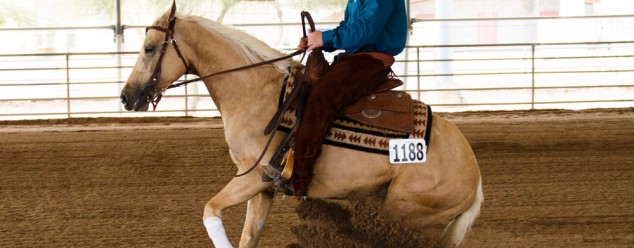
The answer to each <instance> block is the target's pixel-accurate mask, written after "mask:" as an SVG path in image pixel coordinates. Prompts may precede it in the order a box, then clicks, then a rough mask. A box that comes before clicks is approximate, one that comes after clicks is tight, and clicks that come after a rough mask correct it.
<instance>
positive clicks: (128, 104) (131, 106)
mask: <svg viewBox="0 0 634 248" xmlns="http://www.w3.org/2000/svg"><path fill="white" fill-rule="evenodd" d="M129 96H132V97H129ZM134 96H136V98H135V97H134ZM119 99H120V100H121V103H122V104H123V107H124V108H125V110H127V111H147V110H148V108H149V103H148V102H147V101H146V96H145V94H144V93H141V94H132V95H130V94H127V93H126V92H125V91H121V96H119Z"/></svg>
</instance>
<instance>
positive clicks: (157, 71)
mask: <svg viewBox="0 0 634 248" xmlns="http://www.w3.org/2000/svg"><path fill="white" fill-rule="evenodd" d="M175 14H176V8H175V3H174V4H173V6H172V10H171V12H170V16H169V20H170V22H169V25H168V26H167V28H163V27H160V26H149V27H147V28H145V33H146V34H147V32H148V31H149V30H150V29H153V30H157V31H160V32H163V33H165V39H164V41H163V43H162V45H163V47H162V48H161V54H160V55H159V59H158V62H157V65H156V68H154V72H153V73H152V77H150V80H149V81H148V83H147V85H146V87H145V97H146V102H148V103H151V104H152V106H153V108H154V110H156V106H158V103H159V102H160V101H161V98H162V97H163V93H164V92H165V91H166V90H168V89H172V88H177V87H181V86H184V85H187V84H190V83H193V82H197V81H202V80H205V79H208V78H211V77H214V76H218V75H222V74H226V73H231V72H236V71H241V70H246V69H251V68H255V67H258V66H263V65H267V64H272V63H275V62H278V61H282V60H286V59H289V58H292V57H294V56H296V55H299V54H303V56H302V58H301V59H300V62H301V61H302V60H304V56H305V55H306V51H301V50H297V51H295V52H293V53H291V54H288V55H285V56H282V57H279V58H275V59H271V60H266V61H262V62H259V63H255V64H250V65H245V66H240V67H236V68H232V69H228V70H224V71H219V72H215V73H212V74H209V75H206V76H202V77H199V78H194V79H189V80H184V81H181V82H178V83H172V84H170V85H168V86H167V87H165V88H159V87H158V83H159V78H160V76H161V64H162V62H163V57H164V56H165V53H166V51H167V47H168V46H169V45H170V44H172V45H174V49H175V50H176V54H178V57H179V58H180V59H181V61H182V62H183V65H184V66H185V73H187V72H189V66H188V65H187V61H185V58H184V57H183V53H182V52H181V51H180V49H179V48H178V45H177V44H176V39H174V26H176V18H175ZM301 17H302V26H304V28H303V32H304V38H306V37H307V35H306V23H305V21H304V19H307V20H308V22H309V25H310V30H311V31H314V30H315V24H314V22H313V19H312V17H311V16H310V14H309V13H308V12H306V11H302V12H301ZM298 92H299V90H297V92H295V93H294V94H293V95H298V94H299V93H298ZM151 93H156V96H153V95H154V94H151ZM293 98H294V97H293ZM289 102H290V101H289ZM275 124H277V125H279V120H278V121H277V123H275ZM267 129H268V127H267ZM269 132H270V131H269ZM267 133H268V132H267ZM273 137H275V131H273V133H272V134H271V135H270V137H269V139H268V141H267V143H266V146H265V147H264V149H263V151H262V153H261V154H260V156H259V158H258V159H257V161H256V162H255V163H254V164H253V165H252V166H251V167H250V168H249V169H247V170H246V171H245V172H243V173H239V174H237V175H235V177H241V176H244V175H246V174H248V173H249V172H251V171H253V170H254V169H255V168H256V167H257V165H258V164H259V163H260V161H262V158H263V157H264V155H265V154H266V151H267V150H268V148H269V146H270V145H271V142H272V141H273ZM289 138H290V135H289V136H288V137H287V138H286V139H285V141H284V143H287V142H288V139H289Z"/></svg>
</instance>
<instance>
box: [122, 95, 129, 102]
mask: <svg viewBox="0 0 634 248" xmlns="http://www.w3.org/2000/svg"><path fill="white" fill-rule="evenodd" d="M127 102H128V97H127V96H125V94H124V93H121V103H123V104H126V103H127Z"/></svg>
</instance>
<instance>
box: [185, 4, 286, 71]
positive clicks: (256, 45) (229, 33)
mask: <svg viewBox="0 0 634 248" xmlns="http://www.w3.org/2000/svg"><path fill="white" fill-rule="evenodd" d="M176 17H177V18H179V19H182V20H186V21H192V22H195V23H197V24H198V25H200V26H201V27H203V28H205V29H207V30H208V31H209V32H211V33H213V34H216V35H217V36H218V37H220V38H222V39H225V40H226V41H227V42H229V43H230V44H234V47H235V49H236V50H237V51H238V53H239V54H240V55H242V57H243V58H244V59H245V60H247V61H248V62H249V63H257V62H262V61H265V60H270V59H275V58H279V57H282V56H284V54H283V53H281V52H279V51H277V50H275V49H273V48H271V47H270V46H268V45H267V44H266V43H264V42H262V41H261V40H258V39H257V38H255V37H253V36H251V35H249V34H247V33H245V32H244V31H242V30H239V29H236V28H234V27H230V26H227V25H223V24H220V23H217V22H214V21H211V20H209V19H206V18H204V17H200V16H192V15H179V14H177V15H176ZM292 63H293V62H292V60H284V61H280V62H277V63H275V67H276V69H277V70H278V71H280V72H286V70H287V68H288V66H289V65H291V64H292Z"/></svg>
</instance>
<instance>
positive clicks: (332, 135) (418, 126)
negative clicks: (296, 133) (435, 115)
mask: <svg viewBox="0 0 634 248" xmlns="http://www.w3.org/2000/svg"><path fill="white" fill-rule="evenodd" d="M412 110H413V111H414V132H413V133H406V132H399V131H394V130H389V129H385V128H380V127H374V126H370V125H366V124H362V123H360V122H358V121H355V120H352V119H349V118H346V117H343V116H337V119H336V120H335V122H334V124H333V126H332V128H330V130H329V131H328V133H327V135H326V141H325V144H328V145H333V146H338V147H345V148H349V149H354V150H360V151H365V152H371V153H378V154H385V155H388V154H389V150H388V149H389V142H390V140H391V139H408V138H418V139H420V138H423V139H425V141H426V143H427V144H429V136H430V133H431V124H432V112H431V107H429V105H426V104H424V103H423V102H421V101H418V100H412ZM295 121H297V118H296V117H295V109H294V108H291V109H290V110H289V111H287V112H286V113H284V116H283V117H282V120H281V125H280V127H279V130H280V131H284V132H289V131H290V129H291V128H292V127H293V125H294V124H295Z"/></svg>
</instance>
